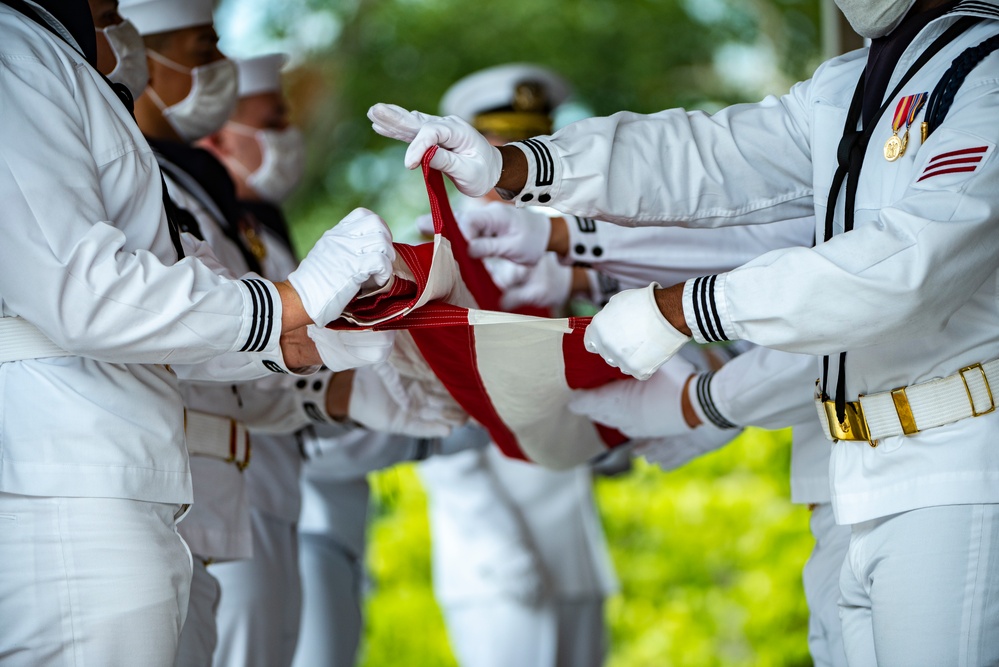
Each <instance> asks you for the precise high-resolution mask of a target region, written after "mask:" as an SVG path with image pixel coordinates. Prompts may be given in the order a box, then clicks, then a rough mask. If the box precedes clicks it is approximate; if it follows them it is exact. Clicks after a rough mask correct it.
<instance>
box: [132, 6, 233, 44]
mask: <svg viewBox="0 0 999 667" xmlns="http://www.w3.org/2000/svg"><path fill="white" fill-rule="evenodd" d="M213 9H214V3H213V2H212V0H121V1H120V2H119V3H118V13H119V14H121V15H122V17H123V18H126V19H128V20H129V21H130V22H131V23H132V25H134V26H135V29H136V30H138V31H139V34H140V35H142V36H145V35H156V34H159V33H161V32H172V31H174V30H182V29H184V28H193V27H195V26H199V25H210V24H211V23H213V18H212V10H213Z"/></svg>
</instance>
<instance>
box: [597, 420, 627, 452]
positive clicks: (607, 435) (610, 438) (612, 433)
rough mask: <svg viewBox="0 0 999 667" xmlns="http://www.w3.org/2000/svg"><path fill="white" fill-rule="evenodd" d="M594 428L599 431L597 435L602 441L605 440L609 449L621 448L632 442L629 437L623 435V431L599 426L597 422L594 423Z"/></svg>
mask: <svg viewBox="0 0 999 667" xmlns="http://www.w3.org/2000/svg"><path fill="white" fill-rule="evenodd" d="M593 426H594V427H595V428H596V429H597V435H599V436H600V439H601V440H603V442H604V444H605V445H607V449H614V448H615V447H620V446H621V445H623V444H624V443H626V442H628V441H629V440H630V438H629V437H628V436H626V435H625V434H624V433H621V431H619V430H617V429H616V428H611V427H610V426H604V425H603V424H598V423H597V422H593Z"/></svg>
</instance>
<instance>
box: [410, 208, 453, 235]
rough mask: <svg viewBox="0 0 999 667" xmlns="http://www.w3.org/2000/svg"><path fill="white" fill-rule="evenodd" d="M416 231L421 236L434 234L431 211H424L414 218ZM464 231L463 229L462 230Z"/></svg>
mask: <svg viewBox="0 0 999 667" xmlns="http://www.w3.org/2000/svg"><path fill="white" fill-rule="evenodd" d="M416 231H418V232H420V234H422V235H423V236H433V235H434V233H435V232H434V216H433V214H431V213H424V214H423V215H421V216H419V217H417V218H416ZM462 232H464V230H462Z"/></svg>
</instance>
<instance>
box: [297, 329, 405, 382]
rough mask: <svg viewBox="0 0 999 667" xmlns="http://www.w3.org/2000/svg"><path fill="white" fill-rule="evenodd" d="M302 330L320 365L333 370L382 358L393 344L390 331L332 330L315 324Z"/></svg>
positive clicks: (392, 333)
mask: <svg viewBox="0 0 999 667" xmlns="http://www.w3.org/2000/svg"><path fill="white" fill-rule="evenodd" d="M306 331H307V333H308V334H309V338H311V339H312V342H313V343H315V344H316V349H317V350H319V356H320V357H321V358H322V360H323V364H325V365H326V368H328V369H330V370H331V371H336V372H339V371H345V370H347V369H349V368H358V367H360V366H370V365H371V364H378V363H381V362H383V361H386V360H387V359H388V358H389V354H391V353H392V345H393V344H394V343H395V332H394V331H333V330H331V329H327V328H326V327H320V326H317V325H315V324H313V325H310V326H309V327H308V328H307V329H306Z"/></svg>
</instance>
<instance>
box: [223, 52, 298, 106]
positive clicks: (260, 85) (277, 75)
mask: <svg viewBox="0 0 999 667" xmlns="http://www.w3.org/2000/svg"><path fill="white" fill-rule="evenodd" d="M235 62H236V69H237V70H238V72H239V97H240V98H243V97H250V96H251V95H261V94H263V93H281V91H282V88H281V70H282V69H283V68H284V65H285V63H287V62H288V56H286V55H285V54H283V53H268V54H267V55H263V56H255V57H253V58H241V59H238V60H236V61H235Z"/></svg>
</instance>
